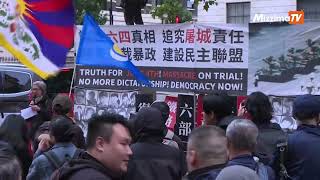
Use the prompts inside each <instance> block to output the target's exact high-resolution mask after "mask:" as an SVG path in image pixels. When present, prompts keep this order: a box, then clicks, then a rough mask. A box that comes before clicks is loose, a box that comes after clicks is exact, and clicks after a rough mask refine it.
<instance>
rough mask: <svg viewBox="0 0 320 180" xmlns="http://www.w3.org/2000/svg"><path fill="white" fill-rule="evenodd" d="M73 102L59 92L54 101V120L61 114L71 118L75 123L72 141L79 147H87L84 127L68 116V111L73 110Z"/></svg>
mask: <svg viewBox="0 0 320 180" xmlns="http://www.w3.org/2000/svg"><path fill="white" fill-rule="evenodd" d="M72 106H73V103H72V101H71V99H70V98H69V96H67V95H63V94H58V95H57V96H56V97H55V98H54V99H53V101H52V112H53V114H54V118H53V121H54V120H55V119H56V118H59V116H63V117H65V118H67V119H69V120H70V122H72V123H73V124H74V128H73V131H74V136H73V138H72V143H73V144H74V145H76V146H77V147H78V148H81V149H83V148H85V138H84V135H83V131H82V129H81V128H80V127H79V126H78V125H76V124H75V121H74V120H73V119H72V118H70V117H69V116H68V113H69V112H70V111H71V110H72Z"/></svg>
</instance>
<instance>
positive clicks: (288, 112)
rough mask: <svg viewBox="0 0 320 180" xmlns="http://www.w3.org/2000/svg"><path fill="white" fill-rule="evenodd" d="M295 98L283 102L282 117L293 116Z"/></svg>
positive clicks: (288, 98)
mask: <svg viewBox="0 0 320 180" xmlns="http://www.w3.org/2000/svg"><path fill="white" fill-rule="evenodd" d="M293 102H294V98H290V97H284V98H283V100H282V105H283V106H282V112H283V113H282V115H283V116H292V109H293Z"/></svg>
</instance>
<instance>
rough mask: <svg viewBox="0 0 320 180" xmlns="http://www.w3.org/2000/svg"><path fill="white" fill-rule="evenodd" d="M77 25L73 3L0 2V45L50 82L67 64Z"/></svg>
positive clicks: (40, 0)
mask: <svg viewBox="0 0 320 180" xmlns="http://www.w3.org/2000/svg"><path fill="white" fill-rule="evenodd" d="M74 22H75V19H74V8H73V3H72V0H0V45H1V46H3V47H4V48H5V49H6V50H8V51H9V52H10V53H11V54H13V55H14V56H15V57H16V58H17V59H19V61H20V62H21V63H23V64H24V65H25V66H26V67H28V68H30V69H31V70H32V71H34V72H35V73H36V74H38V75H39V76H40V77H41V78H43V79H47V78H48V77H49V76H51V75H54V74H55V73H57V72H58V71H59V70H60V69H61V68H62V67H63V66H64V65H65V61H66V55H67V53H68V51H69V49H70V48H71V47H72V46H73V42H74Z"/></svg>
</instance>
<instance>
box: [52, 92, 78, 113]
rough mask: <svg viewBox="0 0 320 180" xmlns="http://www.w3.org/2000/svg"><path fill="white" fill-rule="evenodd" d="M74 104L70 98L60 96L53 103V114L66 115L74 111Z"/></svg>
mask: <svg viewBox="0 0 320 180" xmlns="http://www.w3.org/2000/svg"><path fill="white" fill-rule="evenodd" d="M72 106H73V103H72V101H71V99H70V98H69V96H67V95H63V94H58V95H57V96H56V97H55V98H54V99H53V101H52V112H53V114H54V115H66V114H68V113H69V111H70V110H71V109H72Z"/></svg>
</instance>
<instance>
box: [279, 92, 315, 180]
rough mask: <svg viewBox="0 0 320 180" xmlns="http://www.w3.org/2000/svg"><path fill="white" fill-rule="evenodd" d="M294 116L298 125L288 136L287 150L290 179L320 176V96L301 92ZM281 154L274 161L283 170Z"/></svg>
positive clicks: (307, 179)
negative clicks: (280, 162) (280, 164)
mask: <svg viewBox="0 0 320 180" xmlns="http://www.w3.org/2000/svg"><path fill="white" fill-rule="evenodd" d="M292 114H293V116H294V118H295V119H296V120H297V122H298V128H297V130H296V131H294V132H293V133H292V134H289V136H288V147H287V148H288V151H287V154H286V160H285V162H284V166H285V167H286V168H287V172H288V174H289V176H290V177H291V179H299V180H310V179H320V173H319V170H318V167H319V166H320V156H318V153H319V152H320V127H319V123H320V97H319V96H314V95H301V96H298V97H296V99H295V100H294V102H293V112H292ZM279 159H280V157H279V155H277V156H276V158H275V161H274V169H275V170H276V171H278V170H279V169H280V167H279V165H278V164H279V163H277V162H279V161H280V160H279Z"/></svg>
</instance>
